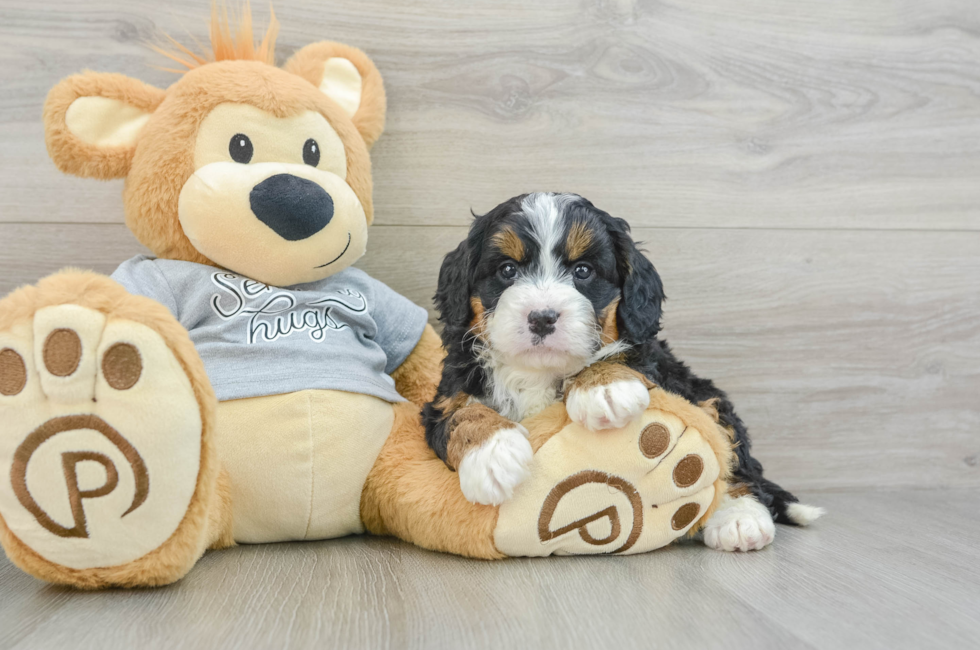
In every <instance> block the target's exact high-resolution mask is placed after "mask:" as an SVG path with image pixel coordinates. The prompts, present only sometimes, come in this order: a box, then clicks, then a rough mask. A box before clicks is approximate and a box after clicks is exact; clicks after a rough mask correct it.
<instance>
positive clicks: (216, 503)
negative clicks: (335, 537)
mask: <svg viewBox="0 0 980 650" xmlns="http://www.w3.org/2000/svg"><path fill="white" fill-rule="evenodd" d="M214 411H215V397H214V393H213V391H212V390H211V387H210V384H209V383H208V379H207V375H206V374H205V372H204V367H203V365H202V363H201V360H200V358H199V357H198V356H197V353H196V352H195V350H194V347H193V344H192V343H191V341H190V339H189V337H188V336H187V333H186V331H185V330H184V329H183V328H182V327H181V326H180V324H179V323H178V322H177V321H176V320H175V319H174V318H173V317H172V316H171V315H170V313H169V312H168V311H167V310H166V308H164V307H163V306H162V305H160V304H158V303H156V302H154V301H152V300H149V299H146V298H142V297H138V296H133V295H130V294H129V293H127V292H126V291H125V290H124V289H123V288H122V287H121V286H119V285H118V284H117V283H115V282H113V281H112V280H110V279H109V278H107V277H104V276H100V275H96V274H92V273H82V272H75V271H68V272H63V273H59V274H56V275H54V276H51V277H49V278H47V279H45V280H42V281H41V282H40V283H39V284H38V285H37V286H36V287H25V288H23V289H20V290H18V291H16V292H14V293H12V294H11V295H9V296H8V297H7V298H5V299H3V300H2V301H0V542H2V544H3V548H4V551H5V552H6V553H7V556H8V557H9V558H10V560H11V561H12V562H13V563H14V564H16V565H17V566H19V567H20V568H22V569H23V570H24V571H26V572H28V573H30V574H32V575H34V576H36V577H38V578H41V579H43V580H47V581H49V582H53V583H58V584H65V585H71V586H75V587H79V588H85V589H95V588H101V587H110V586H122V587H138V586H152V585H163V584H168V583H171V582H174V581H176V580H178V579H180V578H181V577H183V576H184V574H186V573H187V571H189V570H190V568H191V567H192V566H193V565H194V563H195V562H196V561H197V560H198V558H199V557H200V556H201V555H202V554H203V553H204V551H205V549H206V548H208V547H221V546H229V545H231V543H232V541H231V496H230V494H231V491H230V484H229V481H228V479H227V476H226V475H224V473H223V472H222V470H221V467H220V464H219V461H218V457H217V454H216V453H215V450H214V448H213V443H212V440H211V430H212V428H213V424H214Z"/></svg>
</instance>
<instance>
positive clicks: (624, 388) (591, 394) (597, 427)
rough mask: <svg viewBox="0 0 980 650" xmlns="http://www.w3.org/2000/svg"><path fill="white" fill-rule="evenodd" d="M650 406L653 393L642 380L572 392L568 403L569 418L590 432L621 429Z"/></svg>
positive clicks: (619, 382) (616, 382) (631, 380)
mask: <svg viewBox="0 0 980 650" xmlns="http://www.w3.org/2000/svg"><path fill="white" fill-rule="evenodd" d="M649 405H650V391H649V390H647V387H646V386H644V385H643V382H641V381H640V380H639V379H628V380H624V381H614V382H613V383H611V384H606V385H605V386H596V387H595V388H587V389H584V390H583V389H572V391H571V392H570V393H569V394H568V400H566V402H565V408H566V409H567V410H568V417H570V418H572V421H573V422H575V423H577V424H580V425H582V426H583V427H585V428H586V429H589V430H590V431H601V430H602V429H622V428H623V427H625V426H626V425H628V424H629V423H630V422H632V421H633V420H635V419H636V418H638V417H640V415H642V414H643V412H644V411H645V410H646V409H647V407H648V406H649Z"/></svg>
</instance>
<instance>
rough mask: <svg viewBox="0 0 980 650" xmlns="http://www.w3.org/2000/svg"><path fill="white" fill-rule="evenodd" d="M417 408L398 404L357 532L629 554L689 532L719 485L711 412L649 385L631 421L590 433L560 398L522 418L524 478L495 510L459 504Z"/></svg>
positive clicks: (712, 503) (536, 550)
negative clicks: (642, 407) (526, 452)
mask: <svg viewBox="0 0 980 650" xmlns="http://www.w3.org/2000/svg"><path fill="white" fill-rule="evenodd" d="M417 411H418V409H417V407H415V406H412V405H408V404H406V405H400V406H398V407H396V415H395V424H394V426H393V428H392V433H391V436H390V438H389V439H388V441H387V442H386V443H385V446H384V448H383V449H382V452H381V454H380V456H379V457H378V460H377V462H376V463H375V465H374V468H373V469H372V470H371V473H370V474H369V476H368V481H367V484H366V486H365V489H364V492H363V493H362V497H361V517H362V519H363V521H364V525H365V528H367V530H369V531H370V532H372V533H375V534H390V535H395V536H397V537H400V538H401V539H404V540H406V541H409V542H412V543H414V544H416V545H418V546H422V547H424V548H428V549H432V550H438V551H445V552H449V553H455V554H457V555H464V556H469V557H476V558H485V559H493V558H500V557H504V556H521V555H530V556H535V555H537V556H541V555H551V554H594V553H637V552H643V551H649V550H653V549H655V548H659V547H661V546H664V545H666V544H669V543H671V542H672V541H674V540H676V539H678V538H680V537H682V536H684V535H687V534H691V533H693V532H694V531H696V530H697V529H698V528H699V527H700V526H701V525H702V523H703V522H704V521H705V519H706V518H707V517H709V516H710V515H711V513H712V512H714V510H715V509H716V508H717V506H718V502H719V499H720V498H721V496H722V495H723V494H724V492H725V490H726V489H727V484H726V480H725V479H726V478H727V475H728V468H729V467H730V464H731V443H730V441H729V440H728V439H727V437H726V435H725V432H724V431H723V430H722V429H721V428H720V427H718V426H717V424H716V423H715V422H714V420H712V419H711V417H710V416H709V414H708V413H706V412H705V411H704V410H703V409H701V408H699V407H697V406H695V405H694V404H691V403H690V402H687V401H686V400H684V399H682V398H680V397H678V396H676V395H671V394H669V393H666V392H664V391H663V390H660V389H659V388H655V389H653V390H651V391H650V406H649V408H648V409H647V411H646V412H645V413H644V414H643V415H642V416H641V417H640V418H639V419H638V420H636V421H635V422H633V423H631V424H629V425H628V426H626V427H624V428H622V429H617V430H611V431H601V432H592V431H588V430H586V429H584V428H582V427H581V426H579V425H576V424H573V423H571V421H570V420H569V418H568V416H567V414H566V412H565V408H564V406H563V405H562V404H555V405H553V406H551V407H549V408H548V409H545V410H544V411H542V412H541V413H540V414H538V415H536V416H534V417H532V418H529V419H527V420H525V421H523V422H522V424H523V425H524V426H525V427H526V428H527V430H528V432H529V434H530V436H529V439H530V442H531V448H532V449H533V451H534V459H533V461H532V466H531V476H530V478H528V479H527V480H526V481H525V482H524V483H522V484H521V485H520V486H518V488H517V490H516V491H515V493H514V496H513V497H512V498H511V499H510V500H508V501H506V502H505V503H504V504H503V505H501V506H499V507H493V506H481V505H475V504H472V503H470V502H469V501H467V500H466V499H465V498H464V497H463V494H462V491H461V490H460V487H459V478H458V476H457V475H456V474H455V473H454V472H452V471H451V470H449V469H448V468H447V467H446V466H445V464H444V463H442V462H441V461H440V460H439V459H438V458H436V456H435V454H434V453H433V452H432V451H431V450H430V449H429V447H428V446H427V445H426V443H425V436H424V432H423V430H422V427H421V425H420V423H419V417H418V412H417Z"/></svg>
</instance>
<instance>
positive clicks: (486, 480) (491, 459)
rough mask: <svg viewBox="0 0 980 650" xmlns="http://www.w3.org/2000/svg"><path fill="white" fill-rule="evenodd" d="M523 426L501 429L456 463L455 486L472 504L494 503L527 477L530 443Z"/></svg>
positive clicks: (509, 493)
mask: <svg viewBox="0 0 980 650" xmlns="http://www.w3.org/2000/svg"><path fill="white" fill-rule="evenodd" d="M527 435H528V434H527V429H525V428H524V427H522V426H521V425H519V424H518V425H515V426H513V427H508V428H506V429H501V430H499V431H497V432H496V433H495V434H493V437H492V438H490V439H489V440H487V441H486V442H485V443H483V444H482V445H480V446H479V447H476V448H475V449H471V450H470V451H468V452H466V455H465V456H463V460H462V461H461V462H460V464H459V468H458V472H459V487H460V488H462V490H463V496H465V497H466V499H467V500H468V501H471V502H472V503H480V504H483V505H491V506H498V505H500V504H501V503H503V502H504V501H506V500H507V499H509V498H510V497H511V495H513V494H514V488H516V487H517V486H518V485H520V483H521V482H522V481H523V480H524V479H526V478H527V477H528V474H529V473H530V472H529V470H528V465H529V464H530V463H531V456H532V455H533V452H532V451H531V443H530V442H528V440H527Z"/></svg>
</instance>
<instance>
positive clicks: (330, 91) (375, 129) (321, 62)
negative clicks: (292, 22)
mask: <svg viewBox="0 0 980 650" xmlns="http://www.w3.org/2000/svg"><path fill="white" fill-rule="evenodd" d="M283 69H284V70H286V71H287V72H292V73H293V74H295V75H299V76H300V77H303V78H304V79H306V80H307V81H309V82H310V83H311V84H313V85H314V86H316V87H317V88H319V89H320V91H321V92H323V94H324V95H326V96H327V97H329V98H330V99H332V100H333V101H334V102H335V103H336V104H337V105H338V106H340V108H341V109H343V111H344V113H346V114H347V116H348V117H350V119H351V121H352V122H353V123H354V126H355V127H356V128H357V131H358V133H360V134H361V137H362V138H364V142H365V143H367V146H368V147H370V146H371V145H372V144H374V142H375V141H376V140H377V139H378V138H379V137H380V136H381V132H382V131H384V128H385V105H386V104H385V88H384V83H383V82H382V80H381V73H380V72H378V69H377V68H376V67H375V66H374V63H372V62H371V59H369V58H368V57H367V55H366V54H364V52H362V51H360V50H359V49H357V48H355V47H351V46H349V45H344V44H343V43H333V42H329V41H324V42H322V43H314V44H312V45H307V46H306V47H304V48H303V49H301V50H300V51H299V52H297V53H296V54H294V55H293V56H292V58H290V59H289V61H287V62H286V65H285V66H283Z"/></svg>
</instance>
